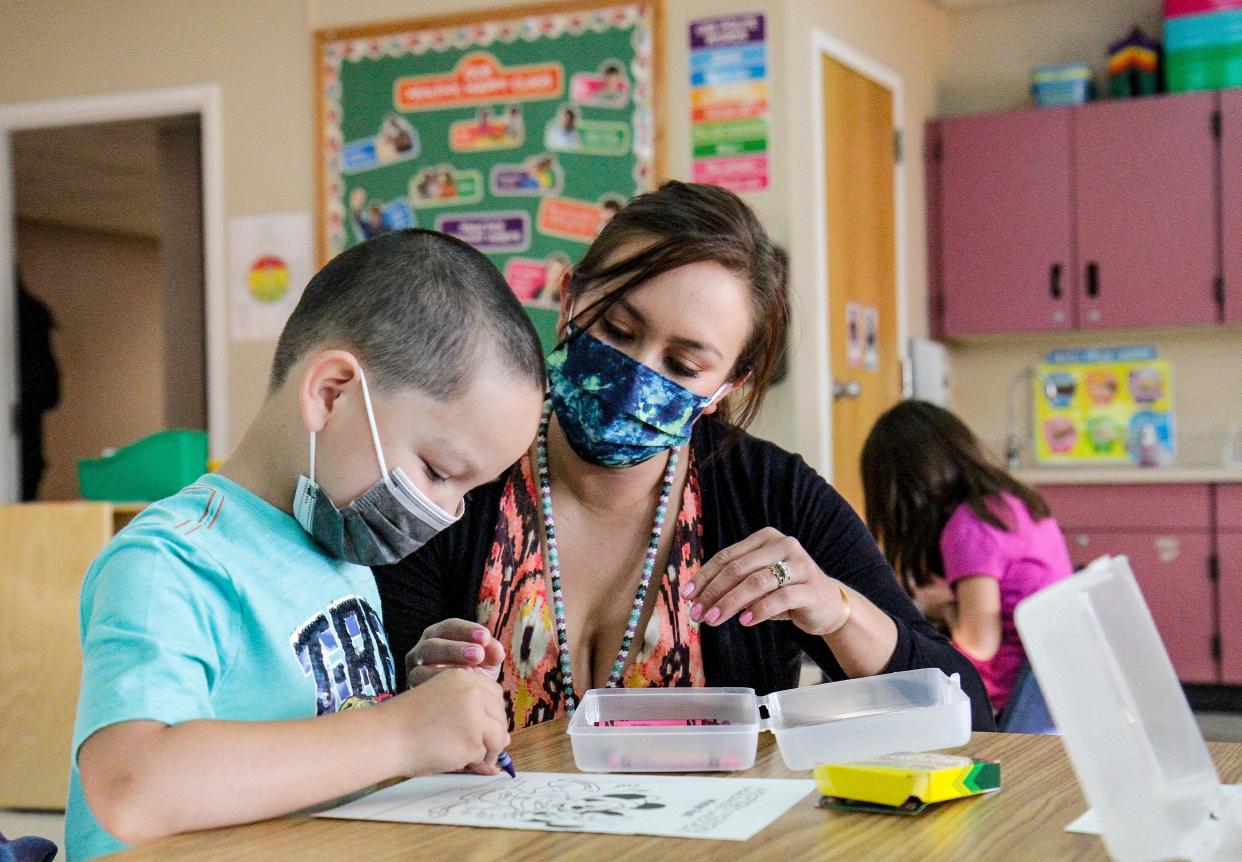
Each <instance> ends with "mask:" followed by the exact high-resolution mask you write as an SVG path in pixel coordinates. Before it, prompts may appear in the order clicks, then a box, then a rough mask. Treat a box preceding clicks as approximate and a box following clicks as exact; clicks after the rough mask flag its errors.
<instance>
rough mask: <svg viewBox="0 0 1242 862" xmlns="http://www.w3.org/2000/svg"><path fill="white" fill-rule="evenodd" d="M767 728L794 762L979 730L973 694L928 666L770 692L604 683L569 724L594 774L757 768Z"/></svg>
mask: <svg viewBox="0 0 1242 862" xmlns="http://www.w3.org/2000/svg"><path fill="white" fill-rule="evenodd" d="M679 721H687V722H694V724H685V725H678V724H674V722H679ZM635 722H637V723H639V724H634V723H635ZM642 722H661V724H660V725H658V726H644V725H643V724H641V723H642ZM618 725H621V726H618ZM760 731H770V732H771V733H772V734H773V735H775V737H776V744H777V746H778V748H779V749H780V752H781V756H782V757H783V758H784V760H785V765H786V766H788V767H789V768H790V769H812V768H814V767H815V766H819V765H821V764H825V763H848V762H851V761H856V760H865V759H867V758H870V757H878V756H880V755H883V754H895V753H898V752H919V751H933V750H935V749H940V748H953V747H956V746H959V745H965V744H966V742H967V741H968V740H969V738H970V698H968V697H967V696H966V694H965V693H964V692H963V691H962V687H961V682H960V680H959V679H958V676H957V674H954V675H953V676H951V677H950V676H945V674H944V673H943V672H942V671H941V670H939V669H938V668H922V669H919V670H907V671H901V672H898V673H890V674H883V675H881V676H872V677H864V678H860V679H850V680H844V681H842V682H829V683H824V684H822V685H814V686H807V687H805V688H795V689H789V690H788V691H778V692H773V693H772V694H769V695H765V696H762V697H757V696H756V695H755V692H754V690H753V689H749V688H644V689H623V688H595V689H591V690H590V691H588V692H587V693H586V695H585V696H584V697H583V698H582V702H581V703H580V704H579V706H578V709H577V711H575V712H574V717H573V718H572V719H571V720H570V722H569V738H570V741H571V744H572V746H573V751H574V763H575V764H577V766H578V768H579V769H581V770H583V771H584V772H714V771H726V772H727V771H735V770H740V769H749V768H750V767H751V766H753V765H754V762H755V753H756V751H757V750H758V745H759V733H760Z"/></svg>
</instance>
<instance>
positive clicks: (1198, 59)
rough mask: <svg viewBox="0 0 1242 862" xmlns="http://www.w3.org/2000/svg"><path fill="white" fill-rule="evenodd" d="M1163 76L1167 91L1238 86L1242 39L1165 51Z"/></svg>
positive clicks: (1241, 72) (1241, 83)
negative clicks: (1228, 42)
mask: <svg viewBox="0 0 1242 862" xmlns="http://www.w3.org/2000/svg"><path fill="white" fill-rule="evenodd" d="M1165 80H1166V82H1167V84H1168V90H1169V92H1170V93H1185V92H1189V91H1192V90H1223V89H1225V88H1227V87H1242V42H1238V43H1236V44H1232V45H1211V46H1208V47H1204V48H1188V49H1186V50H1183V51H1169V52H1168V54H1167V55H1166V57H1165Z"/></svg>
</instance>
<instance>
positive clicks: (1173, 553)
mask: <svg viewBox="0 0 1242 862" xmlns="http://www.w3.org/2000/svg"><path fill="white" fill-rule="evenodd" d="M1065 539H1066V543H1067V544H1068V545H1069V551H1070V559H1071V560H1072V561H1073V563H1074V567H1075V568H1081V567H1082V566H1085V565H1087V564H1088V563H1090V562H1091V561H1092V560H1094V559H1096V558H1098V557H1100V556H1103V555H1104V554H1111V555H1114V556H1116V555H1121V554H1124V555H1125V556H1127V557H1129V558H1130V568H1132V569H1133V570H1134V577H1135V580H1137V581H1138V585H1139V589H1140V590H1142V592H1143V598H1144V600H1146V602H1147V606H1148V607H1149V608H1150V609H1151V615H1152V618H1153V619H1154V620H1155V621H1156V629H1157V630H1158V631H1159V632H1160V639H1161V640H1162V641H1164V647H1165V649H1166V650H1167V651H1168V653H1169V658H1170V659H1172V661H1173V667H1174V668H1175V669H1176V670H1177V677H1178V679H1180V680H1181V681H1182V682H1193V683H1215V682H1216V681H1217V669H1216V658H1215V656H1214V655H1213V651H1212V641H1213V638H1214V637H1215V635H1216V608H1215V604H1214V599H1213V595H1212V581H1211V577H1210V571H1211V570H1210V556H1211V552H1212V540H1211V534H1210V533H1209V532H1207V531H1206V530H1203V531H1197V532H1173V531H1167V532H1162V531H1138V532H1109V531H1103V530H1099V531H1093V530H1067V531H1066V536H1065Z"/></svg>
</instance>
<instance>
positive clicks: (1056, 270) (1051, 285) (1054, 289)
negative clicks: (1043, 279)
mask: <svg viewBox="0 0 1242 862" xmlns="http://www.w3.org/2000/svg"><path fill="white" fill-rule="evenodd" d="M1048 291H1049V292H1050V293H1051V294H1052V298H1053V299H1060V298H1061V297H1062V296H1063V295H1064V294H1063V292H1062V290H1061V264H1059V263H1054V264H1053V265H1052V267H1051V269H1049V270H1048Z"/></svg>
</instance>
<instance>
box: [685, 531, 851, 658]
mask: <svg viewBox="0 0 1242 862" xmlns="http://www.w3.org/2000/svg"><path fill="white" fill-rule="evenodd" d="M778 562H784V563H785V565H786V566H788V567H789V582H788V583H787V584H786V585H785V586H783V587H782V586H781V585H780V583H779V581H778V580H777V577H776V574H775V573H774V572H773V571H772V570H771V569H770V568H769V567H770V566H772V565H774V564H775V563H778ZM681 593H682V596H684V597H685V598H691V597H693V598H695V599H697V601H696V602H695V604H694V606H693V607H692V608H691V610H690V618H691V619H692V620H694V621H695V622H699V621H700V620H701V621H703V622H705V623H707V624H708V625H713V626H715V625H720V624H721V623H724V622H726V621H728V620H729V619H732V617H733V616H734V615H735V614H741V616H740V617H738V622H740V623H741V624H742V625H744V626H753V625H758V624H759V623H761V622H764V621H765V620H790V621H792V622H793V624H794V625H796V626H797V627H798V628H800V629H802V631H804V632H806V633H807V634H812V635H817V636H820V637H822V636H824V635H826V634H828V633H829V632H833V631H835V630H836V629H837V628H838V627H839V626H840V624H841V621H842V620H844V619H845V615H846V609H845V605H844V603H843V602H842V601H841V592H840V586H839V583H838V582H837V581H835V580H833V579H832V578H830V577H828V576H827V575H826V574H824V572H823V571H822V570H821V569H820V568H819V566H818V565H816V563H815V561H814V560H812V559H811V556H810V555H809V554H808V553H807V552H806V551H805V550H804V549H803V547H802V544H801V543H800V542H799V541H798V540H797V539H795V538H793V537H791V536H786V535H785V534H784V533H782V532H780V531H779V530H776V529H773V528H771V527H767V528H764V529H762V530H760V531H759V532H757V533H755V534H753V535H752V536H750V537H749V538H747V539H745V540H743V541H741V542H738V543H737V544H736V545H732V546H730V547H728V548H725V549H724V550H723V551H721V552H720V553H718V554H716V556H714V557H712V558H711V559H710V560H708V561H707V562H706V563H704V564H703V567H702V568H700V569H699V571H698V573H697V574H695V576H694V578H693V579H692V580H691V581H690V582H689V583H687V584H686V585H685V586H683V587H682V590H681Z"/></svg>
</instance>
